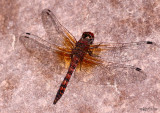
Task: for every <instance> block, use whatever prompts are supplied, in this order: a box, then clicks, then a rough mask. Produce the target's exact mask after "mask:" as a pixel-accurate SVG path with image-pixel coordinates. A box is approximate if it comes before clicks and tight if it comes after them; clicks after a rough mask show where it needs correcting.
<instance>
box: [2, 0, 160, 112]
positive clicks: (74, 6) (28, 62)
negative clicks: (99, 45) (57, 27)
mask: <svg viewBox="0 0 160 113" xmlns="http://www.w3.org/2000/svg"><path fill="white" fill-rule="evenodd" d="M45 8H49V9H50V10H51V11H53V12H54V13H55V15H56V16H57V18H58V19H59V21H60V22H61V23H62V25H64V26H65V27H66V28H67V29H68V30H69V31H70V32H71V33H72V34H73V35H74V36H75V37H76V38H77V39H79V37H80V36H81V34H82V32H83V31H92V32H94V33H95V36H96V37H97V38H96V39H95V41H96V42H98V41H103V42H130V41H140V40H151V41H154V42H156V43H158V44H160V19H159V18H160V1H159V0H0V112H1V113H66V112H67V113H140V112H147V113H159V112H160V77H159V75H160V68H159V66H160V57H159V56H160V51H158V50H153V51H152V52H151V54H148V55H146V57H140V59H138V62H137V63H134V62H132V63H133V64H132V65H136V66H139V67H141V68H142V69H143V70H144V71H145V72H146V73H147V75H148V78H147V79H146V80H145V81H143V83H141V84H135V85H131V86H130V85H128V87H125V89H123V88H120V87H118V86H110V85H108V86H95V85H92V84H85V83H81V82H79V83H78V82H76V81H75V80H74V78H72V79H71V81H70V83H69V85H68V87H67V90H66V92H65V94H64V95H63V97H62V98H61V99H60V101H59V102H58V103H57V104H56V105H53V104H52V103H53V99H54V97H55V95H56V93H57V90H58V88H59V85H60V82H61V81H62V80H63V77H64V76H65V72H64V73H60V74H59V73H58V74H57V73H52V71H48V72H46V73H47V74H46V73H45V74H43V73H42V72H41V69H42V68H43V67H41V65H40V63H39V62H37V60H36V59H35V58H32V57H30V55H29V54H28V53H27V52H26V51H25V49H24V47H23V46H22V45H21V44H20V43H19V42H18V37H19V36H20V34H22V33H24V32H31V33H33V34H36V35H38V36H40V37H43V36H45V32H44V29H43V26H42V22H41V17H40V16H41V15H40V13H41V11H42V10H43V9H45ZM140 54H141V53H140ZM44 68H45V67H44ZM45 70H46V71H47V69H45ZM52 75H55V76H56V77H55V78H58V79H59V81H56V80H55V79H54V77H53V76H52ZM142 108H144V109H143V110H142Z"/></svg>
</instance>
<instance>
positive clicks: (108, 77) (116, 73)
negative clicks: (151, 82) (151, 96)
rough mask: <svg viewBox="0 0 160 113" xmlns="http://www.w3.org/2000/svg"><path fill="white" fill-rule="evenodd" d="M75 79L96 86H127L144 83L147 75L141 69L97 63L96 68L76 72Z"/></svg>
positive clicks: (116, 64)
mask: <svg viewBox="0 0 160 113" xmlns="http://www.w3.org/2000/svg"><path fill="white" fill-rule="evenodd" d="M74 77H75V78H76V79H77V80H78V81H81V82H87V83H90V84H96V85H107V84H111V85H114V83H117V84H121V85H122V84H124V85H127V84H131V83H135V82H140V81H143V80H145V79H146V78H147V75H146V73H145V72H144V71H143V70H142V69H140V68H139V67H134V66H131V65H125V64H118V63H112V62H108V63H103V64H98V63H97V65H95V66H94V68H89V69H87V68H82V69H81V70H80V71H79V70H76V72H75V76H74Z"/></svg>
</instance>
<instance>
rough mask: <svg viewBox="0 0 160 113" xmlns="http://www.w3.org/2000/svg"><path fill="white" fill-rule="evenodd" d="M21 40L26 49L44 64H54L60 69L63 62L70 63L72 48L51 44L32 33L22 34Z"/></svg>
mask: <svg viewBox="0 0 160 113" xmlns="http://www.w3.org/2000/svg"><path fill="white" fill-rule="evenodd" d="M19 40H20V42H21V43H22V44H23V45H24V47H25V48H26V50H27V51H28V52H29V53H30V54H31V55H32V56H34V57H36V58H37V59H38V60H39V61H40V62H42V63H43V64H44V65H52V64H54V68H55V69H56V67H57V69H58V67H59V65H60V64H61V63H63V64H68V62H70V55H71V50H70V49H66V48H64V47H61V46H57V45H55V44H51V43H49V42H47V41H46V40H43V39H42V38H40V37H38V36H36V35H32V34H30V33H25V34H22V35H21V36H20V39H19Z"/></svg>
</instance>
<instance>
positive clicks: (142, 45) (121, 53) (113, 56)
mask: <svg viewBox="0 0 160 113" xmlns="http://www.w3.org/2000/svg"><path fill="white" fill-rule="evenodd" d="M95 46H98V48H94V47H95ZM155 48H159V45H158V44H156V43H155V42H151V41H140V42H131V43H107V44H105V43H102V44H100V45H98V44H96V45H92V46H91V50H92V51H93V54H96V55H98V56H100V57H101V58H103V59H104V60H107V61H112V62H121V61H129V60H134V59H138V58H139V57H141V56H143V55H145V54H146V55H147V54H149V53H151V52H152V51H153V50H154V49H155Z"/></svg>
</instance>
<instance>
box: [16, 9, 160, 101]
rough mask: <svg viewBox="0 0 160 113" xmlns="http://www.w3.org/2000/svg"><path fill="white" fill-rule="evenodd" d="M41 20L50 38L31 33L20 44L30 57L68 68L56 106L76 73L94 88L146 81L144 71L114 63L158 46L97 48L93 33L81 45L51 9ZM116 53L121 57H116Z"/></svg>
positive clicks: (139, 44)
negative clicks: (121, 57) (48, 59)
mask: <svg viewBox="0 0 160 113" xmlns="http://www.w3.org/2000/svg"><path fill="white" fill-rule="evenodd" d="M41 18H42V23H43V27H44V29H45V31H46V33H47V38H45V39H43V38H40V37H38V36H36V35H34V34H31V33H24V34H22V35H21V36H20V38H19V40H20V42H21V43H22V44H23V45H24V47H25V48H26V50H27V51H28V52H29V53H31V54H33V56H35V57H37V58H38V59H39V60H41V61H42V62H43V61H44V59H45V58H51V59H52V61H48V62H47V63H48V64H49V62H52V63H53V65H54V67H56V66H59V65H60V64H64V65H63V66H64V68H66V69H68V71H67V74H66V76H65V77H64V80H63V81H62V83H61V85H60V87H59V90H58V92H57V94H56V97H55V99H54V101H53V104H56V103H57V101H58V100H59V99H60V98H61V97H62V95H63V94H64V92H65V89H66V87H67V85H68V82H69V80H70V78H71V76H72V75H73V73H74V77H75V78H76V79H77V80H78V81H83V82H87V83H93V84H94V83H95V84H96V83H97V84H98V83H99V84H109V83H110V84H113V82H115V81H116V82H118V81H119V83H126V84H127V83H132V82H133V83H134V81H142V80H144V79H146V74H145V72H144V71H143V70H142V69H141V68H139V67H136V66H132V65H126V64H122V63H121V62H113V61H112V60H111V59H114V60H115V61H118V60H116V58H117V55H118V56H119V57H120V56H123V55H122V54H121V53H125V52H126V51H125V50H129V49H133V51H135V50H140V49H142V50H143V48H145V47H146V46H157V44H156V43H155V42H152V41H139V42H130V43H103V42H101V43H99V44H96V43H94V38H95V36H94V34H93V33H92V32H84V33H83V34H82V36H81V38H80V39H79V41H77V40H76V38H75V37H74V36H73V35H72V34H71V33H70V32H69V31H68V30H67V29H66V28H65V27H64V26H62V25H61V23H60V22H59V21H58V19H57V18H56V16H55V15H54V13H53V12H51V11H50V10H49V9H44V10H43V11H42V13H41ZM116 51H118V54H115V53H116ZM124 51H125V52H124ZM143 52H144V51H143ZM110 58H111V59H110ZM109 60H110V61H109ZM56 69H58V68H56ZM97 70H98V71H97Z"/></svg>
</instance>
